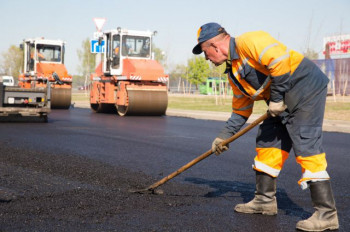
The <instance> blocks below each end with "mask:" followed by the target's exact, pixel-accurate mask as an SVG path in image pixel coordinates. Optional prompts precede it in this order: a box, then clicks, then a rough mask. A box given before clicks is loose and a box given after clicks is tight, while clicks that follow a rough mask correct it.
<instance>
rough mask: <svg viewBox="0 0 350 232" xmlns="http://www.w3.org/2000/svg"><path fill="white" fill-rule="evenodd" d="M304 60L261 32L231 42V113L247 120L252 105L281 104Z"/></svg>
mask: <svg viewBox="0 0 350 232" xmlns="http://www.w3.org/2000/svg"><path fill="white" fill-rule="evenodd" d="M303 58H304V56H303V55H302V54H300V53H298V52H296V51H293V50H288V49H287V47H286V46H285V45H283V44H282V43H280V42H279V41H277V40H276V39H274V38H273V37H272V36H271V35H270V34H268V33H266V32H263V31H256V32H248V33H245V34H243V35H241V36H239V37H236V38H231V42H230V59H231V66H230V67H228V69H227V72H228V77H229V82H230V84H231V86H232V89H233V99H232V111H233V113H236V114H239V115H241V116H243V117H247V118H248V117H249V116H250V115H251V113H252V109H253V104H254V101H256V100H265V101H268V100H270V101H273V102H279V101H281V100H283V97H284V93H285V92H286V91H288V90H289V88H290V84H289V81H290V75H291V74H293V72H294V71H295V69H296V68H297V67H298V65H299V64H300V62H301V61H302V60H303Z"/></svg>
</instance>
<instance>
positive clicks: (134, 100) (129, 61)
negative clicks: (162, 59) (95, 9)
mask: <svg viewBox="0 0 350 232" xmlns="http://www.w3.org/2000/svg"><path fill="white" fill-rule="evenodd" d="M155 34H156V32H151V31H135V30H128V29H121V28H117V29H113V30H108V31H105V32H101V33H100V35H99V36H98V38H96V40H95V41H96V43H97V44H95V45H93V40H92V42H91V45H92V46H94V47H92V48H91V50H92V52H93V50H95V51H96V50H100V51H102V52H101V53H98V54H97V55H96V60H97V64H98V65H97V67H96V69H95V73H93V74H92V75H91V90H90V106H91V109H92V111H94V112H97V113H115V112H117V113H118V114H119V115H120V116H125V115H155V116H161V115H165V112H166V109H167V107H168V88H167V82H168V80H169V76H168V75H166V74H165V73H164V68H163V67H162V65H161V64H160V63H159V62H158V61H156V60H154V58H153V55H152V47H151V46H152V38H153V36H154V35H155ZM98 46H102V47H101V48H100V49H97V47H98Z"/></svg>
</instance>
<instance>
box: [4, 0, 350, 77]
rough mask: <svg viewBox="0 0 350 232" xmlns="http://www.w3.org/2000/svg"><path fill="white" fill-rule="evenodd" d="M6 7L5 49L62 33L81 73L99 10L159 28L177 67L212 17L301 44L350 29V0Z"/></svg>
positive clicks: (98, 1) (70, 60)
mask: <svg viewBox="0 0 350 232" xmlns="http://www.w3.org/2000/svg"><path fill="white" fill-rule="evenodd" d="M0 12H1V14H0V21H1V23H0V31H1V38H0V41H1V43H0V54H2V53H3V52H6V51H7V49H8V48H9V47H10V46H11V45H19V44H20V43H21V41H22V40H23V39H24V38H33V37H40V36H43V37H45V38H47V39H62V40H64V41H66V42H67V44H66V61H65V63H66V66H67V69H68V72H69V73H71V74H78V73H77V67H78V65H79V59H78V57H77V49H80V48H81V43H82V41H83V40H84V39H86V38H92V36H93V32H94V31H96V28H95V24H94V22H93V18H94V17H104V18H106V19H107V21H106V23H105V25H104V27H103V30H107V29H113V28H117V27H119V26H120V27H122V28H128V29H133V30H151V31H153V30H157V31H158V35H157V36H156V37H155V40H154V42H155V44H156V46H157V47H159V48H161V49H162V50H164V51H165V52H166V53H167V54H168V64H169V66H170V67H172V66H174V65H176V64H186V62H187V60H188V59H189V58H191V57H192V53H191V51H192V48H193V46H194V45H195V43H196V33H197V29H198V28H199V27H200V26H201V25H202V24H205V23H207V22H218V23H220V24H221V25H222V26H223V27H225V28H226V30H227V31H228V32H229V33H230V34H231V35H232V36H237V35H239V34H242V33H244V32H247V31H253V30H265V31H267V32H269V33H271V34H272V35H273V36H274V37H276V38H277V39H279V40H280V41H281V42H282V43H284V44H286V45H287V46H288V47H289V48H291V49H294V50H297V51H299V52H303V51H304V50H305V48H306V47H307V46H309V47H310V48H312V49H314V50H316V51H318V52H321V51H322V44H323V37H324V36H330V35H336V34H339V33H342V34H350V1H349V0H288V1H284V0H265V1H258V0H244V1H236V0H220V1H208V0H176V1H167V0H148V1H145V0H144V1H142V0H122V1H121V0H61V1H59V0H57V1H50V0H0ZM308 41H309V42H308ZM0 57H1V56H0Z"/></svg>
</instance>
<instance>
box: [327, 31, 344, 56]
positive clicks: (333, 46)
mask: <svg viewBox="0 0 350 232" xmlns="http://www.w3.org/2000/svg"><path fill="white" fill-rule="evenodd" d="M327 44H328V46H329V55H331V56H332V55H343V54H348V55H350V35H337V36H329V37H325V38H324V39H323V47H324V48H325V49H326V47H327ZM325 53H326V51H324V52H323V54H325Z"/></svg>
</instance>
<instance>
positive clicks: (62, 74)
mask: <svg viewBox="0 0 350 232" xmlns="http://www.w3.org/2000/svg"><path fill="white" fill-rule="evenodd" d="M20 48H21V49H22V50H23V55H24V59H23V60H24V67H23V73H21V74H20V76H19V79H18V85H19V86H20V87H21V88H25V89H30V88H46V87H47V85H48V84H49V85H50V88H51V108H52V109H69V107H70V105H71V98H72V76H71V75H69V74H68V72H67V69H66V67H65V65H64V52H65V42H64V41H62V40H49V39H45V38H43V37H40V38H34V39H25V40H23V43H22V44H21V45H20Z"/></svg>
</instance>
